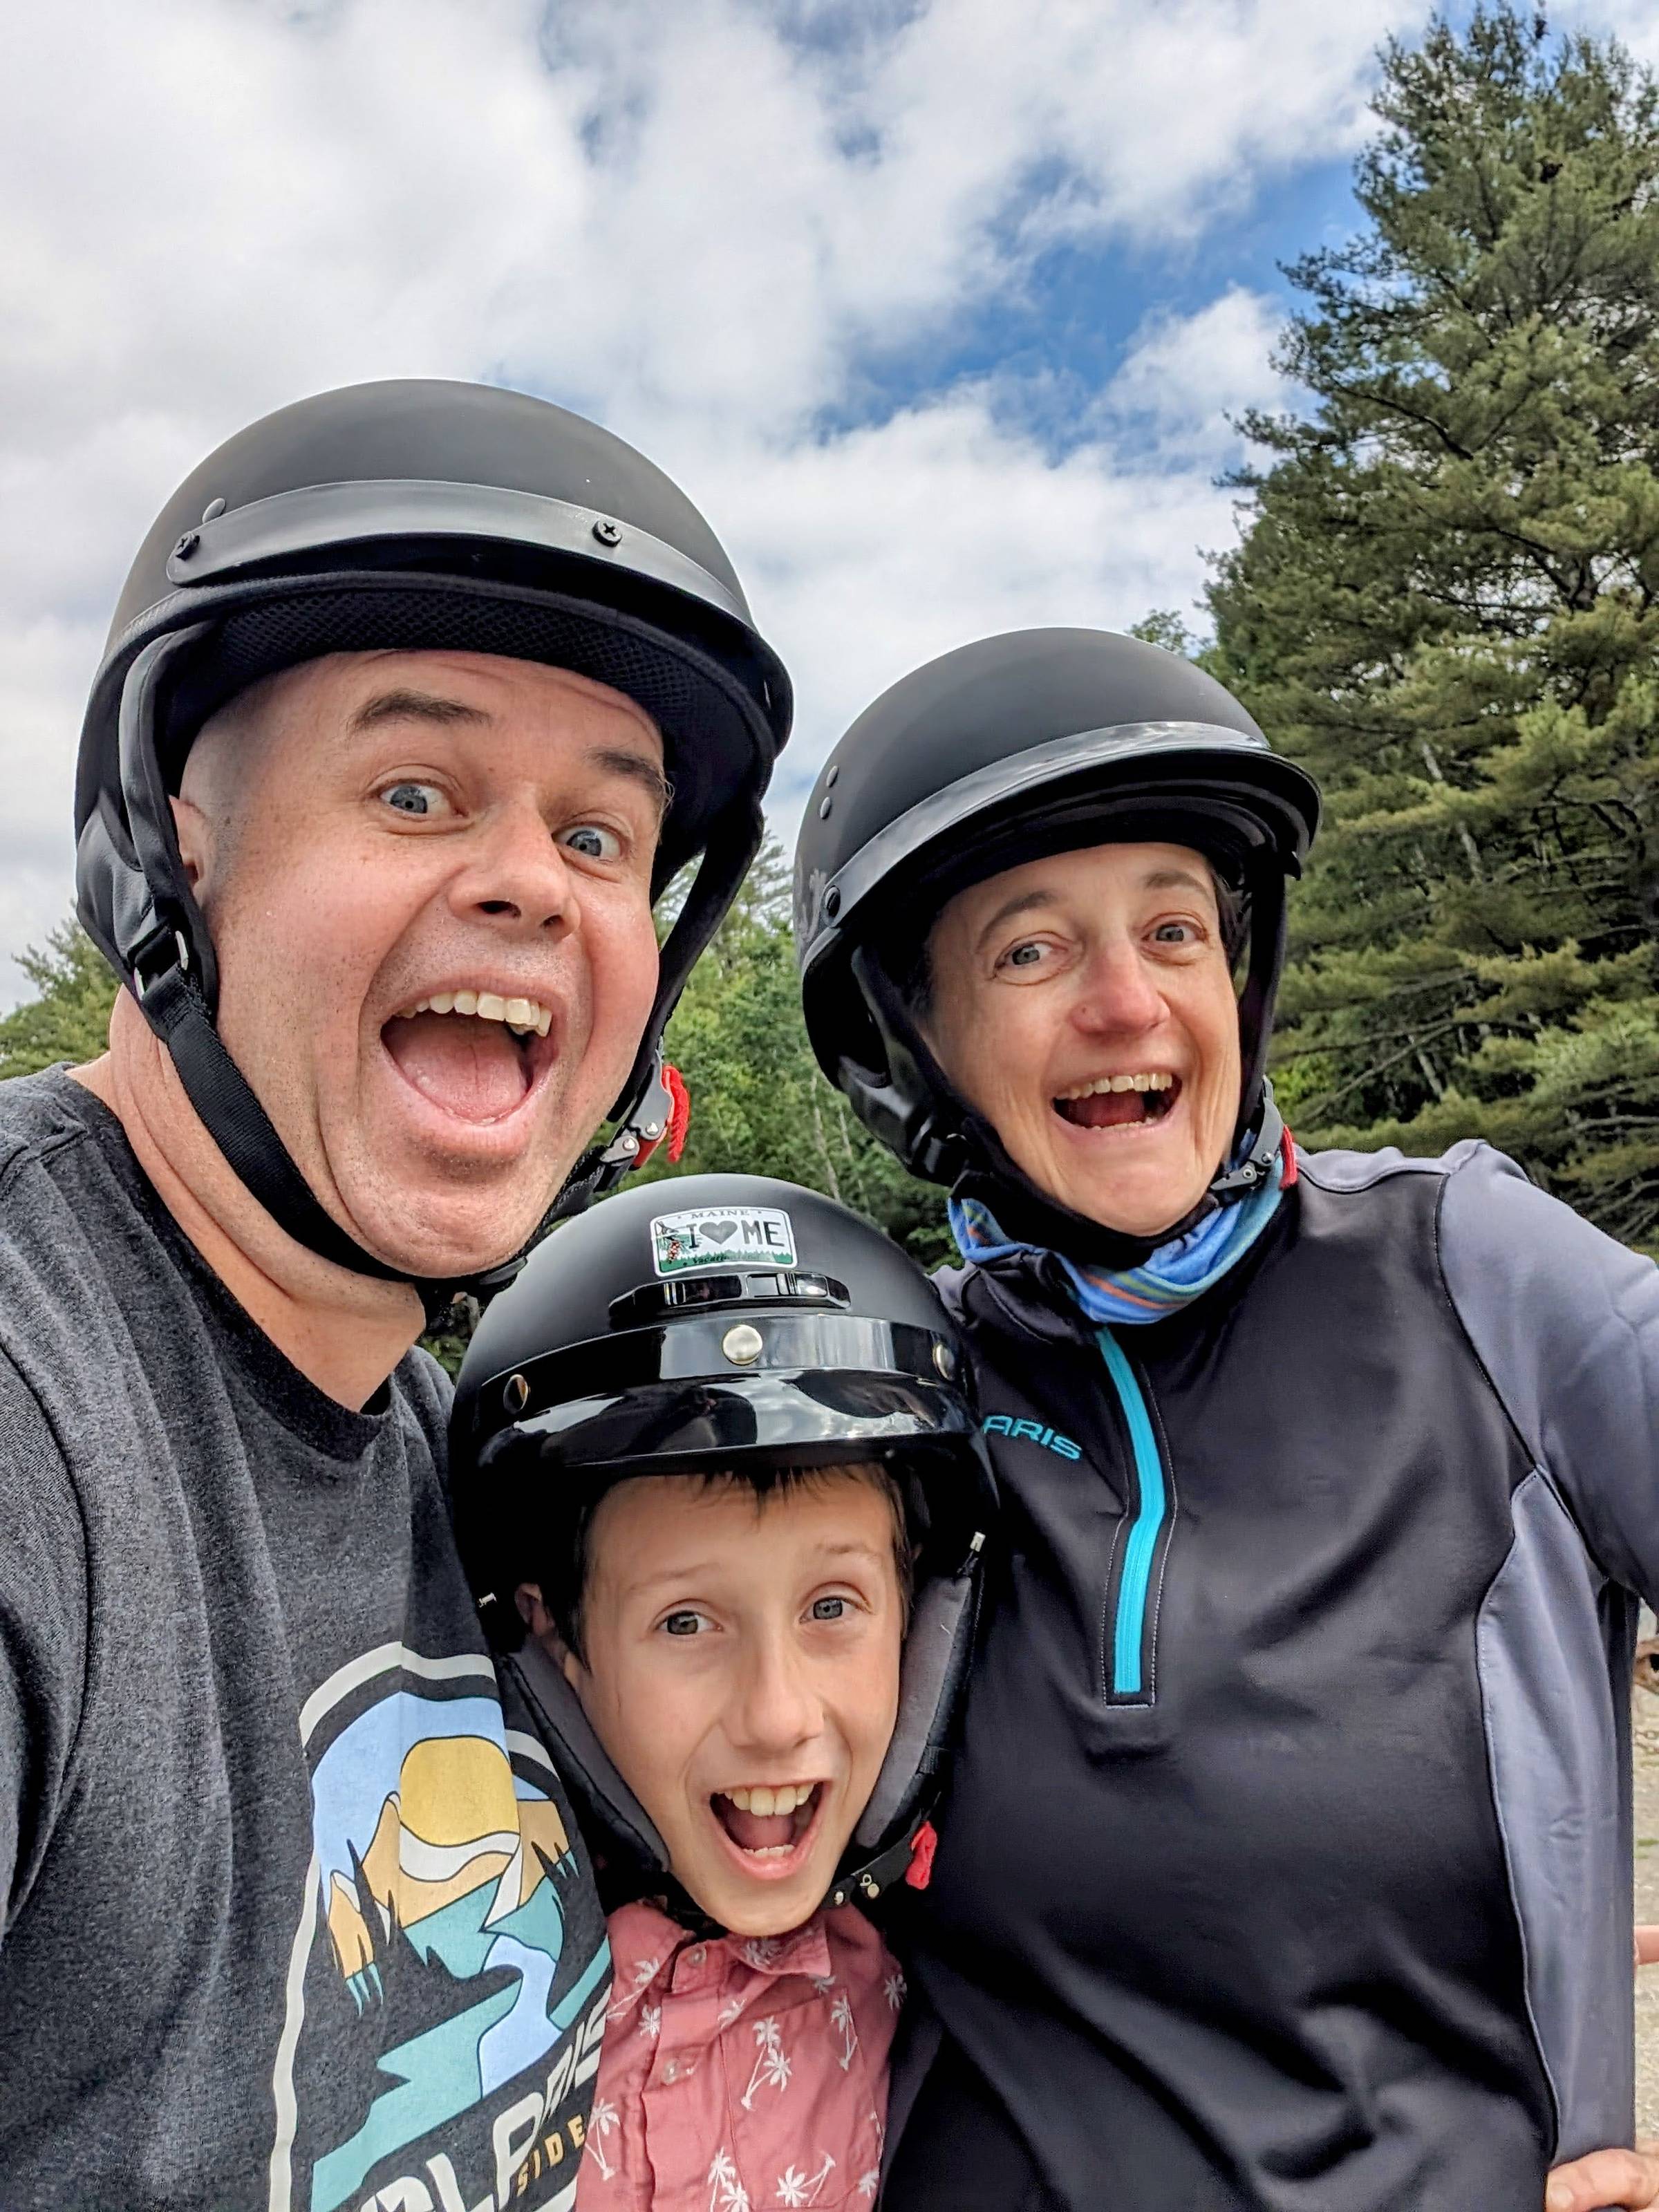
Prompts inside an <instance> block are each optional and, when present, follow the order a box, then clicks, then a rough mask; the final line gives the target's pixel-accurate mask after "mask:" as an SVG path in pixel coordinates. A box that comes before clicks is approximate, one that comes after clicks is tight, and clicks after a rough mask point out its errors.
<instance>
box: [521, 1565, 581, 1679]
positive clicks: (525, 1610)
mask: <svg viewBox="0 0 1659 2212" xmlns="http://www.w3.org/2000/svg"><path fill="white" fill-rule="evenodd" d="M513 1604H514V1605H516V1606H517V1607H518V1608H519V1618H520V1620H522V1621H523V1623H524V1625H525V1626H526V1628H527V1629H528V1630H529V1631H530V1633H531V1634H532V1636H533V1637H534V1638H535V1639H536V1641H537V1643H538V1644H540V1645H541V1647H542V1649H543V1650H544V1651H545V1652H546V1654H547V1656H548V1657H549V1658H550V1660H552V1662H554V1664H555V1665H556V1667H557V1668H558V1669H559V1671H560V1673H561V1674H562V1675H563V1676H564V1679H565V1680H566V1681H567V1682H568V1683H569V1685H570V1686H571V1688H572V1689H576V1688H578V1687H579V1686H580V1685H579V1683H578V1681H577V1676H578V1675H585V1674H586V1672H587V1669H586V1667H584V1666H583V1665H582V1662H581V1661H580V1659H579V1658H578V1657H577V1656H576V1655H575V1653H574V1651H573V1650H571V1649H570V1646H569V1645H568V1644H567V1643H566V1642H565V1640H564V1638H563V1637H562V1636H561V1635H560V1633H559V1631H558V1627H557V1626H556V1623H555V1621H554V1619H553V1616H552V1614H551V1613H550V1612H549V1611H548V1609H547V1607H545V1606H544V1604H543V1602H542V1592H541V1585H540V1583H520V1584H519V1587H518V1588H517V1589H515V1590H514V1591H513Z"/></svg>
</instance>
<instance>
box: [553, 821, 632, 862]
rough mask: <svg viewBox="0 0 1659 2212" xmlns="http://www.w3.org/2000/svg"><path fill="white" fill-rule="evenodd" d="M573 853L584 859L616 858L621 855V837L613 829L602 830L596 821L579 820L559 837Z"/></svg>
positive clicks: (619, 857)
mask: <svg viewBox="0 0 1659 2212" xmlns="http://www.w3.org/2000/svg"><path fill="white" fill-rule="evenodd" d="M559 842H560V843H561V844H562V845H568V847H569V848H570V849H571V851H572V852H573V853H580V854H581V856H582V858H583V859H584V860H620V859H621V857H622V839H621V838H620V837H618V836H617V833H616V831H615V830H614V829H601V828H600V827H599V823H597V822H579V823H577V824H576V827H575V828H574V829H567V830H566V831H565V832H564V834H563V836H562V837H561V838H560V840H559Z"/></svg>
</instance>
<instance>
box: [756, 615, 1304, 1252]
mask: <svg viewBox="0 0 1659 2212" xmlns="http://www.w3.org/2000/svg"><path fill="white" fill-rule="evenodd" d="M1318 818H1319V793H1318V790H1317V787H1316V785H1315V784H1314V783H1313V781H1312V780H1311V779H1310V777H1309V776H1307V775H1304V772H1303V771H1302V770H1301V769H1299V768H1297V767H1296V766H1295V765H1294V764H1293V763H1291V762H1290V761H1287V760H1285V759H1283V758H1281V757H1279V755H1277V754H1275V753H1274V752H1273V750H1271V748H1270V747H1269V745H1268V744H1267V738H1265V737H1264V736H1263V735H1262V733H1261V731H1260V730H1259V729H1258V728H1257V726H1256V725H1255V722H1254V721H1253V720H1251V719H1250V717H1249V714H1246V713H1245V711H1244V709H1243V708H1242V707H1241V706H1240V705H1239V703H1238V702H1237V700H1236V699H1235V698H1233V696H1231V693H1230V692H1228V691H1227V690H1225V689H1224V688H1223V686H1222V685H1221V684H1218V683H1217V682H1216V681H1215V679H1214V678H1212V677H1211V676H1209V675H1206V673H1205V671H1203V670H1202V669H1200V668H1198V667H1196V666H1194V664H1193V663H1192V662H1190V661H1188V660H1184V659H1182V658H1181V657H1180V656H1179V655H1178V654H1176V653H1167V652H1165V651H1164V650H1163V649H1162V648H1161V647H1158V646H1153V645H1147V644H1144V643H1143V642H1142V641H1140V640H1139V639H1137V638H1131V637H1119V636H1115V635H1111V634H1110V633H1109V632H1107V631H1104V630H1091V629H1034V630H1016V631H1012V632H1010V633H1009V634H1007V635H1005V636H1001V637H991V638H983V639H981V640H980V641H978V642H977V643H976V644H974V645H969V646H963V647H959V648H958V649H957V651H955V652H953V653H945V654H944V655H942V656H941V658H940V659H937V660H933V661H930V662H929V663H928V664H927V666H926V667H923V668H920V669H917V670H915V671H914V672H913V673H912V674H910V675H908V676H906V677H904V678H902V679H901V680H900V681H899V682H898V683H897V684H894V685H893V686H892V687H891V689H890V690H887V691H885V692H884V693H883V694H882V696H881V697H880V698H878V700H877V701H876V702H874V704H873V705H872V706H871V707H869V708H866V710H865V712H864V713H863V714H860V717H859V718H858V720H856V721H855V722H854V724H853V725H852V726H851V728H850V729H848V732H847V733H846V735H845V736H844V737H843V738H842V740H841V742H840V744H838V745H837V746H836V749H835V750H834V751H833V752H832V753H831V754H830V756H829V759H828V760H827V761H826V762H825V763H824V766H823V770H822V772H821V773H820V775H819V776H818V779H817V783H816V785H815V786H814V787H813V790H812V794H811V799H809V801H808V803H807V806H806V811H805V817H804V821H803V824H802V828H801V831H800V836H799V842H798V844H797V846H796V851H795V939H796V951H797V954H798V957H799V963H800V970H801V994H802V1000H803V1006H804V1009H805V1017H806V1027H807V1031H808V1034H809V1035H810V1036H811V1041H812V1047H813V1049H814V1051H815V1053H816V1054H817V1059H818V1062H819V1065H820V1066H822V1067H823V1071H824V1073H826V1074H827V1075H828V1076H829V1079H830V1081H831V1082H833V1083H834V1084H836V1085H837V1087H838V1088H839V1089H840V1090H842V1091H844V1092H845V1094H846V1095H847V1097H848V1099H849V1100H850V1101H851V1103H852V1105H853V1107H854V1110H855V1111H856V1112H857V1114H858V1115H859V1116H860V1119H861V1120H862V1121H864V1122H865V1124H866V1127H868V1128H870V1129H871V1130H872V1132H873V1133H874V1134H875V1135H876V1136H878V1138H879V1139H881V1141H882V1142H883V1143H884V1145H885V1146H887V1147H888V1149H889V1150H890V1151H891V1152H894V1153H895V1154H896V1156H897V1157H898V1158H899V1159H901V1160H902V1162H903V1164H904V1165H905V1166H906V1167H908V1169H909V1170H911V1172H912V1173H913V1174H915V1175H919V1176H925V1177H927V1178H928V1179H929V1180H931V1181H933V1182H944V1183H958V1182H960V1181H961V1180H962V1179H963V1178H964V1177H966V1178H967V1180H968V1182H969V1187H970V1188H975V1190H976V1191H977V1192H978V1193H979V1194H981V1195H983V1196H984V1197H985V1198H986V1199H987V1201H988V1202H989V1203H990V1205H991V1206H992V1208H993V1210H994V1212H996V1214H997V1215H998V1217H999V1218H1000V1221H1001V1223H1002V1225H1003V1226H1004V1228H1005V1229H1006V1230H1007V1231H1009V1232H1010V1233H1011V1234H1012V1235H1015V1236H1019V1237H1027V1238H1029V1239H1030V1241H1032V1242H1036V1243H1042V1244H1047V1245H1051V1246H1054V1247H1056V1248H1057V1249H1061V1250H1064V1251H1066V1252H1067V1253H1068V1254H1070V1255H1072V1256H1073V1257H1076V1258H1079V1259H1084V1260H1100V1261H1104V1262H1105V1263H1106V1264H1108V1265H1125V1264H1133V1263H1134V1262H1136V1261H1139V1260H1141V1259H1144V1257H1145V1256H1146V1251H1147V1249H1150V1248H1149V1247H1148V1246H1147V1245H1146V1244H1145V1243H1141V1242H1140V1241H1139V1240H1138V1239H1133V1238H1127V1237H1119V1236H1117V1235H1116V1234H1115V1232H1113V1231H1107V1230H1103V1229H1101V1228H1100V1227H1098V1226H1097V1225H1096V1224H1094V1223H1092V1222H1087V1221H1085V1220H1083V1219H1082V1218H1080V1217H1079V1216H1078V1215H1075V1214H1073V1213H1071V1212H1069V1211H1068V1210H1067V1209H1066V1208H1064V1207H1062V1206H1056V1205H1055V1204H1054V1202H1053V1201H1052V1200H1049V1199H1048V1198H1047V1197H1046V1196H1045V1195H1044V1194H1042V1192H1040V1191H1038V1190H1037V1189H1036V1187H1035V1186H1034V1185H1033V1184H1031V1183H1030V1182H1029V1181H1028V1179H1027V1178H1026V1177H1025V1176H1024V1175H1023V1174H1022V1173H1021V1172H1020V1170H1018V1168H1016V1167H1015V1165H1014V1164H1013V1163H1012V1160H1011V1159H1009V1158H1008V1157H1007V1154H1006V1152H1005V1151H1004V1150H1003V1147H1002V1146H1001V1144H1000V1142H999V1140H998V1139H997V1137H996V1135H995V1133H994V1131H993V1130H991V1129H990V1128H989V1127H988V1126H987V1124H985V1123H984V1122H983V1121H981V1119H980V1118H979V1117H978V1116H977V1115H974V1114H973V1113H971V1112H970V1110H969V1108H968V1106H967V1104H966V1103H965V1102H964V1101H963V1099H962V1098H961V1097H959V1096H958V1095H957V1092H956V1091H954V1089H953V1088H952V1087H951V1085H950V1084H949V1083H948V1082H947V1081H946V1079H945V1076H944V1074H943V1073H942V1072H941V1070H940V1069H939V1066H938V1064H937V1062H936V1061H935V1060H934V1059H933V1054H931V1052H930V1051H929V1050H928V1048H927V1044H926V1042H924V1040H923V1039H922V1037H921V1035H920V1033H919V1031H918V1030H917V1029H916V1026H915V1022H914V1020H913V1019H912V1018H911V1014H910V1011H909V1008H908V1004H907V1002H906V993H905V989H904V987H903V984H904V975H905V971H906V970H909V969H914V967H915V963H916V956H917V954H918V952H919V951H920V948H921V945H922V943H923V942H924V941H925V939H926V936H927V931H928V929H929V928H930V927H931V926H932V924H933V921H934V920H935V919H936V918H937V916H938V915H939V912H940V910H941V909H942V908H944V907H945V904H946V903H947V902H949V900H950V899H951V898H952V897H953V896H955V895H956V893H957V891H959V890H964V889H965V888H966V887H967V886H968V885H969V884H974V883H979V882H982V881H983V880H984V879H985V878H987V876H992V875H995V874H998V873H1000V872H1001V871H1002V870H1003V869H1005V868H1011V867H1014V866H1018V865H1019V864H1020V863H1022V862H1024V861H1026V860H1036V859H1041V858H1042V857H1043V856H1044V855H1046V854H1054V853H1060V852H1068V851H1073V850H1075V849H1077V848H1081V847H1085V846H1089V845H1095V844H1105V843H1110V842H1127V841H1131V840H1133V841H1143V840H1144V841H1146V842H1167V843H1175V844H1182V845H1188V846H1191V847H1193V848H1194V849H1196V850H1198V851H1200V852H1202V853H1204V854H1206V856H1207V857H1208V859H1209V860H1211V861H1212V864H1213V866H1215V867H1216V869H1217V871H1218V873H1219V874H1220V875H1221V876H1222V877H1223V878H1225V880H1226V881H1227V882H1228V883H1229V884H1230V885H1231V887H1232V889H1233V890H1234V891H1235V892H1236V893H1237V896H1238V898H1239V900H1240V902H1241V912H1242V915H1243V917H1244V919H1245V920H1246V921H1247V922H1248V943H1249V956H1248V967H1247V969H1246V972H1245V975H1244V978H1243V988H1242V992H1241V995H1240V1000H1239V1026H1240V1031H1241V1039H1242V1043H1243V1064H1244V1083H1243V1099H1242V1102H1241V1110H1240V1115H1239V1121H1238V1127H1237V1138H1238V1139H1239V1140H1240V1142H1241V1144H1243V1143H1244V1142H1245V1140H1247V1139H1248V1140H1249V1143H1248V1146H1247V1156H1246V1157H1245V1158H1244V1159H1243V1162H1242V1164H1240V1165H1239V1166H1238V1167H1237V1168H1236V1169H1234V1170H1231V1171H1229V1170H1226V1169H1225V1165H1224V1172H1223V1174H1222V1175H1221V1176H1218V1179H1217V1182H1216V1184H1215V1185H1214V1186H1213V1188H1212V1195H1211V1198H1210V1200H1208V1201H1206V1207H1205V1210H1206V1211H1207V1210H1209V1206H1211V1205H1213V1204H1216V1203H1225V1201H1226V1200H1228V1199H1231V1198H1233V1197H1237V1196H1240V1195H1242V1194H1243V1193H1244V1192H1246V1191H1248V1190H1249V1189H1250V1188H1254V1187H1255V1184H1256V1183H1257V1182H1259V1181H1260V1179H1261V1176H1262V1175H1263V1174H1264V1173H1265V1172H1266V1171H1267V1167H1268V1166H1269V1165H1270V1164H1271V1161H1272V1158H1273V1152H1275V1150H1276V1149H1277V1146H1278V1144H1279V1138H1280V1134H1281V1125H1280V1124H1279V1120H1278V1116H1277V1115H1276V1114H1275V1113H1274V1111H1273V1105H1272V1094H1271V1091H1268V1090H1267V1085H1266V1079H1265V1067H1266V1060H1267V1042H1268V1037H1269V1035H1270V1031H1271V1028H1272V1020H1273V995H1274V992H1275V990H1276V988H1277V986H1278V981H1279V969H1280V968H1281V966H1282V964H1283V960H1284V942H1285V919H1284V915H1285V908H1284V895H1285V881H1286V878H1289V877H1291V876H1295V875H1297V874H1299V873H1300V872H1301V867H1302V863H1303V860H1304V857H1305V855H1306V853H1307V850H1308V847H1309V845H1310V842H1312V839H1313V836H1314V832H1315V829H1316V826H1317V823H1318ZM1233 949H1234V950H1235V951H1239V950H1242V947H1239V948H1233ZM1168 1233H1173V1232H1166V1234H1168Z"/></svg>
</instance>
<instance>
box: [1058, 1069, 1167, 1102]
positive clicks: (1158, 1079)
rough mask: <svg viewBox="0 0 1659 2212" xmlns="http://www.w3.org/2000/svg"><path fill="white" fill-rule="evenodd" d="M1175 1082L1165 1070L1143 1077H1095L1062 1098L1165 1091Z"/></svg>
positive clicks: (1062, 1092)
mask: <svg viewBox="0 0 1659 2212" xmlns="http://www.w3.org/2000/svg"><path fill="white" fill-rule="evenodd" d="M1174 1081H1175V1078H1174V1076H1173V1075H1171V1074H1170V1073H1168V1072H1167V1070H1165V1069H1163V1068H1158V1069H1156V1070H1152V1071H1149V1072H1148V1073H1146V1074H1145V1075H1097V1076H1096V1077H1095V1079H1094V1080H1093V1082H1092V1083H1079V1085H1077V1087H1076V1089H1075V1090H1073V1091H1061V1092H1060V1097H1062V1098H1098V1097H1103V1095H1104V1094H1105V1093H1106V1092H1107V1091H1167V1090H1169V1088H1170V1085H1171V1084H1173V1083H1174Z"/></svg>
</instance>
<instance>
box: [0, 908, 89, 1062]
mask: <svg viewBox="0 0 1659 2212" xmlns="http://www.w3.org/2000/svg"><path fill="white" fill-rule="evenodd" d="M17 964H18V966H19V967H20V968H21V969H22V971H23V973H24V974H25V975H27V977H28V979H29V981H30V982H31V983H33V986H34V987H35V990H36V992H37V994H39V995H38V996H37V997H35V998H33V999H28V1000H25V1001H24V1003H23V1004H22V1005H21V1006H17V1007H15V1008H14V1009H13V1011H12V1012H10V1013H9V1014H7V1015H6V1016H5V1017H4V1018H0V1077H4V1076H8V1075H33V1074H34V1073H36V1072H37V1071H38V1070H39V1069H40V1068H43V1067H50V1066H52V1064H53V1062H54V1061H56V1060H70V1061H72V1062H74V1063H75V1064H76V1066H78V1065H79V1064H80V1063H81V1062H82V1061H83V1060H96V1059H97V1057H98V1055H99V1054H100V1053H101V1052H102V1051H103V1050H104V1048H105V1047H106V1044H107V1043H108V1042H109V1010H110V1008H111V1006H113V1005H114V1003H115V992H116V982H115V978H114V976H113V975H112V974H111V973H110V970H109V968H108V966H107V965H106V962H105V960H104V957H103V955H102V953H101V952H100V951H99V950H98V948H97V947H96V945H94V943H93V941H92V939H90V938H89V937H88V936H87V934H86V933H85V932H84V931H83V930H82V928H81V926H80V924H79V923H78V922H76V921H64V922H60V923H59V924H58V927H57V928H56V929H54V930H53V931H52V933H50V934H49V936H48V937H47V939H46V943H45V944H44V945H31V946H30V947H29V949H28V951H27V952H23V953H20V954H19V955H18V960H17Z"/></svg>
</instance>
